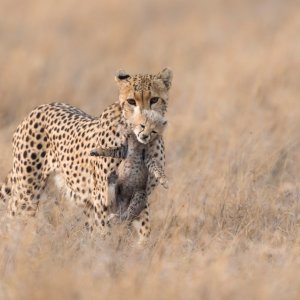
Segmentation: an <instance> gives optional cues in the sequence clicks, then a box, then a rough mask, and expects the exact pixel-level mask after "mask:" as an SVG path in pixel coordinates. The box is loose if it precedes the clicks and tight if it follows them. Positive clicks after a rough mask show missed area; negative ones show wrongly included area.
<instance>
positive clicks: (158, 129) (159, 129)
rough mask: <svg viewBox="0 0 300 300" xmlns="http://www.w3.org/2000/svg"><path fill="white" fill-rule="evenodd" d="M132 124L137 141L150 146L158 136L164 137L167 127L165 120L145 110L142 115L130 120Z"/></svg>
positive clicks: (153, 112)
mask: <svg viewBox="0 0 300 300" xmlns="http://www.w3.org/2000/svg"><path fill="white" fill-rule="evenodd" d="M130 123H131V128H132V131H133V132H134V134H135V136H136V138H137V140H138V141H139V142H140V143H142V144H148V143H150V142H152V141H154V140H155V139H156V138H157V137H158V136H162V134H163V131H164V129H165V128H166V126H167V121H166V120H165V118H164V117H162V116H161V115H160V114H159V113H157V112H156V111H151V110H144V111H143V112H142V113H141V114H135V115H134V116H133V117H132V118H131V119H130Z"/></svg>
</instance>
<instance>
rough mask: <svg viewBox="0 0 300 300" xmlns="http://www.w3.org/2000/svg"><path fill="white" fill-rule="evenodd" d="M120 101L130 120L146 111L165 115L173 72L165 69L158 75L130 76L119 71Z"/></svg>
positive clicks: (125, 115) (125, 114) (117, 79)
mask: <svg viewBox="0 0 300 300" xmlns="http://www.w3.org/2000/svg"><path fill="white" fill-rule="evenodd" d="M116 81H117V83H118V85H119V89H120V95H119V101H120V105H121V107H122V111H123V115H124V117H125V118H126V119H127V120H128V119H129V118H131V117H132V116H133V115H137V114H142V112H143V111H144V110H153V111H156V112H158V113H160V114H161V115H164V114H165V112H166V110H167V104H168V93H169V89H170V87H171V82H172V71H171V70H170V69H168V68H165V69H163V70H162V71H161V72H160V73H158V74H156V75H141V74H138V75H133V76H131V75H129V74H128V73H127V72H125V71H119V72H118V73H117V75H116Z"/></svg>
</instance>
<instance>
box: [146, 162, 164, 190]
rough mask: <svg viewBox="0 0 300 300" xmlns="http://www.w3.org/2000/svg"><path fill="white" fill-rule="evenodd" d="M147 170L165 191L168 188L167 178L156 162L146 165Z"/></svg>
mask: <svg viewBox="0 0 300 300" xmlns="http://www.w3.org/2000/svg"><path fill="white" fill-rule="evenodd" d="M147 167H148V170H149V172H150V173H151V174H153V176H154V177H155V178H156V179H157V180H158V181H159V183H160V184H161V185H162V186H163V187H164V188H165V189H167V188H168V187H169V184H168V178H167V176H166V174H165V172H164V169H163V168H162V167H161V166H160V165H159V164H158V163H157V162H156V161H151V162H150V163H149V164H148V165H147Z"/></svg>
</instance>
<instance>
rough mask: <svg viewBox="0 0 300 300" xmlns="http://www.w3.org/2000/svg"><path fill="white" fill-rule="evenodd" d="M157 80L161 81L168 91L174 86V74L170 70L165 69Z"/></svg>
mask: <svg viewBox="0 0 300 300" xmlns="http://www.w3.org/2000/svg"><path fill="white" fill-rule="evenodd" d="M157 78H159V79H161V80H162V82H163V83H164V85H165V87H166V88H167V89H170V87H171V85H172V79H173V72H172V70H171V69H169V68H164V69H163V70H162V71H161V72H159V73H158V74H157Z"/></svg>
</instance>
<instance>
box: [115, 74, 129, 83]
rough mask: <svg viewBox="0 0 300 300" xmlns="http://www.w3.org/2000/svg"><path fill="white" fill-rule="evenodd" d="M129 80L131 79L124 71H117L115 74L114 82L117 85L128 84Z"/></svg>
mask: <svg viewBox="0 0 300 300" xmlns="http://www.w3.org/2000/svg"><path fill="white" fill-rule="evenodd" d="M130 78H131V76H130V75H129V74H128V73H127V72H126V71H124V70H119V71H118V72H117V73H116V77H115V80H116V82H117V83H118V84H119V85H122V84H124V83H126V82H128V79H130Z"/></svg>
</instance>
